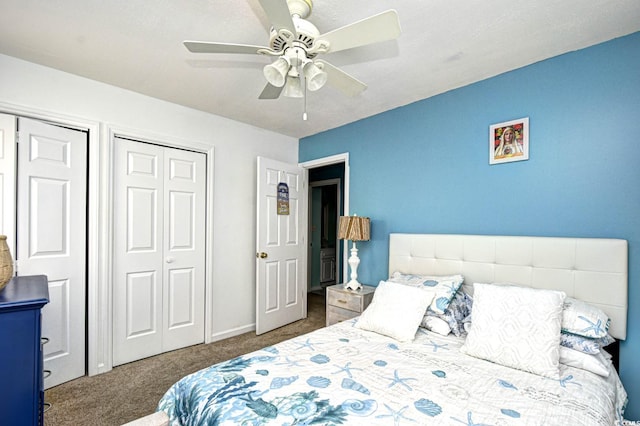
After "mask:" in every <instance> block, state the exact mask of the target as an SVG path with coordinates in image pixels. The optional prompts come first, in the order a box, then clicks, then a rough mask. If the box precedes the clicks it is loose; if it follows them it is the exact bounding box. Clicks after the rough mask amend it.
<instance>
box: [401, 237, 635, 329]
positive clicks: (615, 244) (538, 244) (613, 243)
mask: <svg viewBox="0 0 640 426" xmlns="http://www.w3.org/2000/svg"><path fill="white" fill-rule="evenodd" d="M627 262H628V261H627V241H626V240H618V239H604V238H602V239H601V238H555V237H515V236H512V237H508V236H488V235H445V234H391V235H390V238H389V275H391V274H392V273H393V272H395V271H401V272H404V273H409V274H425V275H426V274H431V275H450V274H462V275H464V278H465V281H464V285H465V290H466V291H467V292H469V293H471V291H472V289H473V283H474V282H481V283H513V284H520V285H526V286H529V287H535V288H544V289H553V290H561V291H564V292H565V293H566V294H567V295H568V296H572V297H575V298H577V299H581V300H584V301H585V302H588V303H590V304H592V305H594V306H597V307H599V308H600V309H602V310H603V311H604V312H605V313H606V314H607V315H609V318H611V326H610V328H609V333H610V334H611V335H612V336H613V337H615V338H617V339H621V340H624V339H625V338H626V336H627V285H628V284H627V281H628V279H627V278H628V266H627Z"/></svg>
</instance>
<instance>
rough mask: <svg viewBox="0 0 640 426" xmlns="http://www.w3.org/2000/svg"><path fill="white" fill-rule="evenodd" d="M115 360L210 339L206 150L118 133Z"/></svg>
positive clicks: (114, 310)
mask: <svg viewBox="0 0 640 426" xmlns="http://www.w3.org/2000/svg"><path fill="white" fill-rule="evenodd" d="M114 157H115V172H114V173H115V184H114V207H115V208H114V235H115V242H114V252H115V253H114V263H115V264H114V295H113V301H114V302H113V303H114V306H113V317H114V325H113V365H114V366H115V365H120V364H124V363H126V362H130V361H134V360H137V359H141V358H145V357H148V356H152V355H156V354H159V353H163V352H167V351H170V350H173V349H177V348H181V347H185V346H190V345H194V344H197V343H201V342H203V341H204V292H205V267H204V265H205V232H204V230H205V208H206V207H205V206H206V205H205V194H206V183H205V176H206V170H205V167H206V166H205V164H206V156H205V155H204V154H201V153H197V152H191V151H185V150H181V149H175V148H168V147H163V146H159V145H153V144H149V143H143V142H138V141H132V140H128V139H124V138H116V139H115V156H114Z"/></svg>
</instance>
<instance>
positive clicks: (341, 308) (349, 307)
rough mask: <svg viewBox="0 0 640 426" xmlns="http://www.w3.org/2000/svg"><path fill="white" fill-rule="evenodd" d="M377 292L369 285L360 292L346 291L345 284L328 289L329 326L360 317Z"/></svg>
mask: <svg viewBox="0 0 640 426" xmlns="http://www.w3.org/2000/svg"><path fill="white" fill-rule="evenodd" d="M375 291H376V288H375V287H371V286H368V285H363V286H362V288H361V289H360V290H358V291H353V290H346V289H345V288H344V284H337V285H332V286H330V287H327V326H329V325H332V324H335V323H337V322H340V321H344V320H348V319H350V318H354V317H357V316H358V315H360V314H361V313H362V311H364V310H365V308H366V307H367V306H369V303H371V299H373V293H374V292H375Z"/></svg>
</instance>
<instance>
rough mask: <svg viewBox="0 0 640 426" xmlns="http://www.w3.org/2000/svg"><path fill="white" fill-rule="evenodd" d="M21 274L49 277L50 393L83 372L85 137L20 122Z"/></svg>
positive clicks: (45, 320) (45, 322) (45, 313)
mask: <svg viewBox="0 0 640 426" xmlns="http://www.w3.org/2000/svg"><path fill="white" fill-rule="evenodd" d="M18 138H19V143H18V179H17V185H18V186H17V188H18V189H17V213H18V214H17V244H16V246H17V247H16V249H17V256H16V259H17V260H16V264H17V273H18V275H39V274H45V275H47V277H48V280H49V303H48V304H47V305H45V307H44V308H43V310H42V336H43V337H44V338H47V339H48V342H47V344H46V345H44V347H43V350H44V368H45V370H49V371H50V372H51V373H50V375H48V376H45V381H44V384H45V388H50V387H52V386H56V385H58V384H60V383H64V382H67V381H69V380H72V379H75V378H77V377H80V376H83V375H84V374H85V364H86V363H85V328H86V313H85V312H86V296H85V295H86V262H85V259H86V227H87V219H86V217H87V135H86V133H85V132H82V131H79V130H73V129H69V128H65V127H59V126H55V125H51V124H48V123H44V122H41V121H37V120H31V119H27V118H22V117H20V118H18Z"/></svg>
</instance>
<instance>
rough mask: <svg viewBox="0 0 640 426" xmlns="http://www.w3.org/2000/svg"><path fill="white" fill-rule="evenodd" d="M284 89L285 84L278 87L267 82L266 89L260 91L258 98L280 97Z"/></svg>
mask: <svg viewBox="0 0 640 426" xmlns="http://www.w3.org/2000/svg"><path fill="white" fill-rule="evenodd" d="M282 89H284V86H282V87H277V86H274V85H272V84H270V83H267V85H266V86H265V87H264V90H262V93H260V96H258V99H278V98H279V97H280V93H282Z"/></svg>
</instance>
